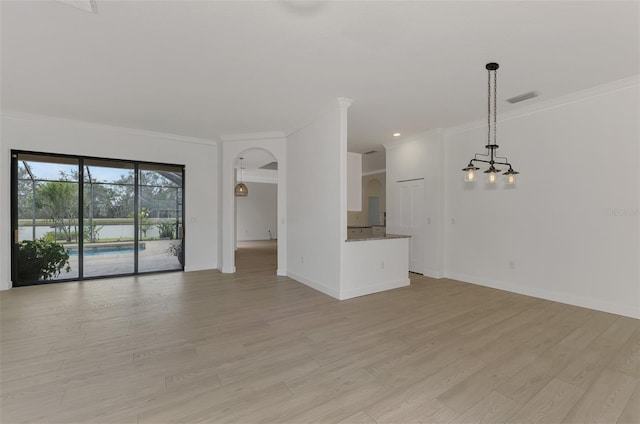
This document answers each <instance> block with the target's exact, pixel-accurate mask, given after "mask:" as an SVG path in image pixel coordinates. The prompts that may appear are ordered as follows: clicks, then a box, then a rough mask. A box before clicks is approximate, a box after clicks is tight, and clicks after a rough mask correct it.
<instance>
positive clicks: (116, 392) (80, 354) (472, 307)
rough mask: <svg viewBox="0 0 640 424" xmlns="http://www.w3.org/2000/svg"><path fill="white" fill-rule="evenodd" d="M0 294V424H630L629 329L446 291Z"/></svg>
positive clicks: (636, 347)
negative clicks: (346, 295)
mask: <svg viewBox="0 0 640 424" xmlns="http://www.w3.org/2000/svg"><path fill="white" fill-rule="evenodd" d="M272 246H273V243H267V246H265V244H264V243H262V244H254V245H251V246H249V247H248V248H247V249H242V250H240V251H239V254H238V261H237V262H238V272H237V273H236V274H235V275H229V274H220V273H219V272H216V271H206V272H191V273H184V274H180V273H177V274H176V273H173V274H157V275H149V276H143V277H137V278H134V277H131V278H117V279H109V280H102V281H87V282H84V283H62V284H53V285H47V286H37V287H23V288H18V289H13V290H10V291H8V292H2V293H1V294H0V299H1V302H2V303H1V306H2V310H1V319H2V323H1V324H2V327H1V329H2V333H1V348H0V353H1V358H0V361H1V364H0V365H1V387H0V391H1V393H0V394H1V398H0V399H1V404H0V407H1V412H0V414H1V415H0V421H1V422H2V423H19V422H44V423H54V422H55V423H76V422H77V423H89V422H103V423H165V422H189V423H191V422H213V423H229V422H236V423H279V422H283V423H284V422H286V423H310V422H327V423H329V422H330V423H367V424H370V423H404V422H408V423H560V422H567V423H587V422H593V423H603V424H604V423H639V422H640V386H639V380H640V321H638V320H633V319H629V318H624V317H620V316H616V315H611V314H606V313H602V312H596V311H592V310H588V309H582V308H578V307H573V306H568V305H563V304H559V303H555V302H549V301H544V300H540V299H534V298H530V297H526V296H520V295H516V294H512V293H507V292H503V291H499V290H493V289H489V288H484V287H480V286H474V285H470V284H464V283H461V282H456V281H452V280H446V279H443V280H433V279H429V278H425V277H421V276H415V275H412V276H411V286H410V287H407V288H402V289H397V290H393V291H389V292H385V293H380V294H376V295H370V296H365V297H361V298H356V299H351V300H347V301H342V302H340V301H337V300H334V299H332V298H330V297H328V296H325V295H323V294H321V293H318V292H316V291H314V290H312V289H310V288H308V287H306V286H304V285H302V284H300V283H297V282H295V281H293V280H290V279H288V278H285V277H277V276H275V275H274V274H275V255H274V251H273V248H272Z"/></svg>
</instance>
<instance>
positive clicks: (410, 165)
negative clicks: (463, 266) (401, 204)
mask: <svg viewBox="0 0 640 424" xmlns="http://www.w3.org/2000/svg"><path fill="white" fill-rule="evenodd" d="M385 148H386V149H387V161H386V167H387V181H386V186H387V187H386V189H387V196H386V203H387V232H388V233H391V234H395V233H397V232H398V231H399V227H400V217H399V215H398V210H397V209H396V208H395V206H396V205H397V204H398V202H397V199H398V194H399V193H398V189H397V186H398V184H397V182H398V181H403V180H413V179H420V178H424V203H423V205H424V209H423V212H424V215H425V220H424V228H425V234H424V237H423V243H424V246H423V251H424V261H423V263H424V270H423V272H422V273H423V274H424V275H427V276H430V277H434V278H440V277H441V276H442V275H443V271H444V270H443V260H444V259H443V250H444V226H443V215H444V201H443V198H444V192H443V191H444V187H443V184H442V173H443V170H444V166H443V161H444V148H443V134H442V132H441V131H429V132H425V133H423V134H420V135H418V136H416V137H414V138H411V139H408V140H404V141H399V142H393V143H389V144H387V145H385Z"/></svg>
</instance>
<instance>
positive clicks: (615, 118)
mask: <svg viewBox="0 0 640 424" xmlns="http://www.w3.org/2000/svg"><path fill="white" fill-rule="evenodd" d="M638 94H639V88H638V80H637V78H636V79H631V80H627V81H622V82H619V83H614V84H611V85H610V86H607V87H601V88H598V89H595V90H592V91H589V92H584V93H577V94H575V95H573V96H571V97H568V98H565V99H559V100H557V101H555V102H553V103H548V104H542V105H539V106H537V107H538V108H540V107H543V108H542V109H538V110H535V109H531V110H528V111H527V113H524V114H522V115H520V116H512V117H510V118H508V119H505V118H503V119H502V120H501V121H499V122H498V129H499V133H498V138H499V140H498V144H499V145H500V152H499V153H500V154H502V155H507V156H508V157H509V159H510V161H511V162H512V164H513V166H514V168H515V169H516V170H518V171H520V172H521V175H519V177H520V178H519V181H518V183H517V187H516V188H515V189H503V188H501V187H499V188H497V189H494V190H491V189H486V188H485V187H484V184H483V183H482V182H476V183H474V184H475V186H474V185H470V184H469V183H464V182H463V175H462V174H463V173H462V171H460V169H461V168H462V167H464V166H465V165H466V164H467V163H468V161H469V159H470V158H471V156H472V155H473V154H474V153H475V152H476V151H479V149H480V150H481V149H482V146H483V145H484V144H485V137H486V129H485V128H484V127H483V126H477V127H475V128H468V129H465V128H461V129H458V130H456V129H454V130H453V131H451V132H450V134H449V135H448V137H447V144H446V146H447V152H446V154H447V173H446V181H447V182H448V185H449V187H448V190H447V195H448V196H447V228H446V232H447V243H446V270H447V275H448V276H449V277H451V278H455V279H458V280H463V281H469V282H473V283H478V284H483V285H487V286H491V287H497V288H501V289H506V290H510V291H514V292H518V293H523V294H528V295H533V296H538V297H542V298H547V299H552V300H557V301H560V302H566V303H570V304H574V305H579V306H585V307H589V308H594V309H599V310H603V311H609V312H613V313H618V314H623V315H629V316H635V317H640V291H639V290H640V271H639V266H638V264H639V262H640V246H639V243H640V236H639V234H640V226H639V224H638V220H639V215H640V214H639V212H638V210H639V209H638V208H639V204H640V195H639V191H640V187H639V186H640V171H639V170H640V159H639V156H640V153H639V152H640V147H639V144H640V131H639V129H638V126H639V119H638V117H639V106H638V98H639V96H638ZM451 220H455V224H453V223H452V221H451Z"/></svg>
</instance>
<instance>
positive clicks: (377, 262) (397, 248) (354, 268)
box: [339, 238, 409, 300]
mask: <svg viewBox="0 0 640 424" xmlns="http://www.w3.org/2000/svg"><path fill="white" fill-rule="evenodd" d="M408 258H409V239H408V238H397V239H388V240H366V241H350V242H345V243H344V249H343V254H342V269H343V271H342V283H341V285H340V296H339V299H341V300H342V299H350V298H352V297H356V296H363V295H366V294H371V293H377V292H381V291H384V290H391V289H395V288H398V287H405V286H408V285H409V269H408V268H409V261H408Z"/></svg>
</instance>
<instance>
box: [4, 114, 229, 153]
mask: <svg viewBox="0 0 640 424" xmlns="http://www.w3.org/2000/svg"><path fill="white" fill-rule="evenodd" d="M0 116H2V117H3V118H8V119H15V120H21V121H31V122H35V123H49V124H54V125H64V126H72V127H81V128H90V129H97V130H103V131H113V132H119V133H123V134H129V135H139V136H144V137H154V138H163V139H166V140H171V141H178V142H181V143H192V144H204V145H209V146H215V145H217V144H218V142H217V141H216V140H213V139H212V140H208V139H205V138H197V137H189V136H184V135H179V134H172V133H164V132H159V131H150V130H141V129H137V128H128V127H117V126H113V125H106V124H97V123H95V122H87V121H78V120H74V119H69V118H59V117H55V116H47V115H37V114H32V113H25V112H16V111H4V110H3V111H2V112H0Z"/></svg>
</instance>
